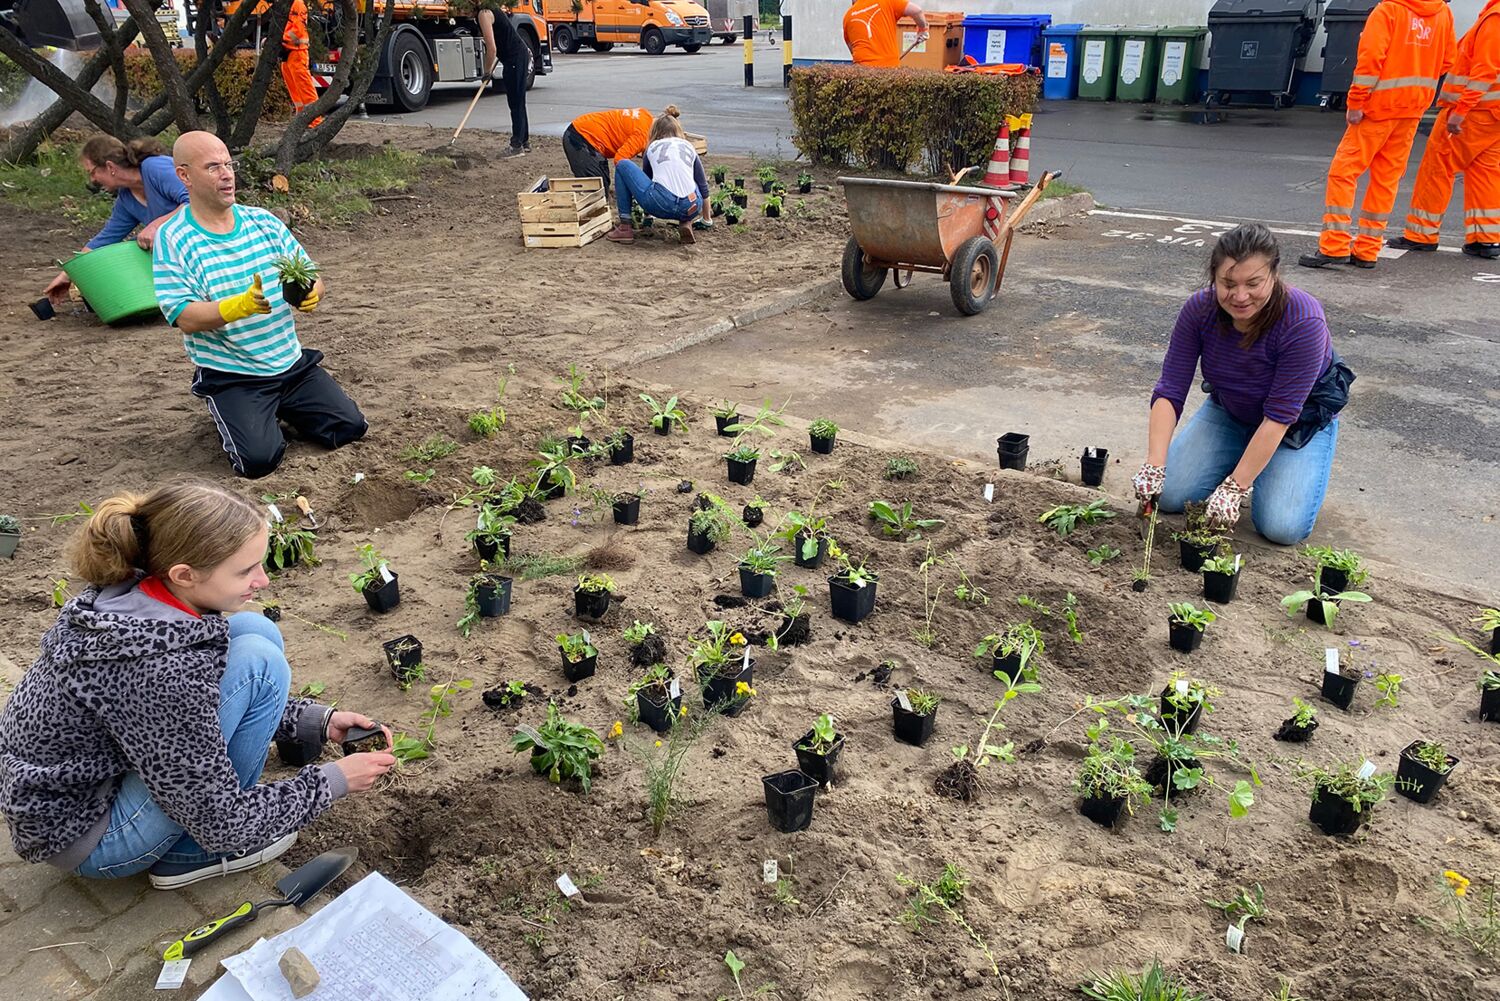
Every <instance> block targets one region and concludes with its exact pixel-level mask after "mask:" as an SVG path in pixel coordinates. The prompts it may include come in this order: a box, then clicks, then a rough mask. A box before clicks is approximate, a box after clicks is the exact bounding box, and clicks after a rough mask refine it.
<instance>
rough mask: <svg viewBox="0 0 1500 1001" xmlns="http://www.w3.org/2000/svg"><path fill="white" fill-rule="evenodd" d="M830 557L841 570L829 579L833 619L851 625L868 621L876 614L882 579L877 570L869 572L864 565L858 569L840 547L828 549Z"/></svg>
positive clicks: (861, 562) (862, 563)
mask: <svg viewBox="0 0 1500 1001" xmlns="http://www.w3.org/2000/svg"><path fill="white" fill-rule="evenodd" d="M828 552H829V555H831V556H832V557H833V558H834V559H836V560H838V561H839V570H838V572H837V573H835V574H834V575H833V576H831V577H829V578H828V591H829V599H830V603H831V604H832V606H833V617H834V618H836V619H842V620H843V621H845V622H848V623H851V624H857V623H859V622H862V621H864V619H866V618H867V617H868V616H869V615H870V613H871V612H873V611H875V589H876V587H877V586H879V584H880V578H879V576H878V575H877V574H876V573H875V571H873V570H867V569H865V564H864V561H863V560H861V561H860V563H859V565H858V566H855V565H854V564H853V563H851V562H850V561H849V557H848V556H847V555H846V554H845V553H844V551H843V550H842V549H840V548H839V546H838V545H837V544H834V545H830V546H829V547H828Z"/></svg>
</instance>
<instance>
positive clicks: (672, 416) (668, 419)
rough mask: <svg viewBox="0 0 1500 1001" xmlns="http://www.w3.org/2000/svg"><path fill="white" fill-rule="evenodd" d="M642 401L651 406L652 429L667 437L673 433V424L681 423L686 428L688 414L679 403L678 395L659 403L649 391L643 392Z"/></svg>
mask: <svg viewBox="0 0 1500 1001" xmlns="http://www.w3.org/2000/svg"><path fill="white" fill-rule="evenodd" d="M641 402H643V403H645V404H646V406H648V407H650V408H651V430H653V431H655V432H656V433H657V434H659V435H662V436H663V437H665V436H666V435H669V434H671V433H672V425H673V424H677V425H680V426H681V427H682V428H683V429H684V430H686V428H687V426H688V424H687V414H685V413H683V411H682V408H681V407H679V406H678V405H677V397H675V396H673V397H671V398H669V399H668V400H667V402H666V403H657V402H656V400H655V399H653V398H652V396H651V394H649V393H642V394H641Z"/></svg>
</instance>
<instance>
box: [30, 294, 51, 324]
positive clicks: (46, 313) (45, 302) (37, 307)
mask: <svg viewBox="0 0 1500 1001" xmlns="http://www.w3.org/2000/svg"><path fill="white" fill-rule="evenodd" d="M31 315H32V316H34V317H36V318H37V319H38V320H50V319H52V318H53V317H54V316H56V315H57V311H56V310H55V309H53V308H52V300H51V299H48V298H47V297H46V296H42V297H41V298H40V299H38V300H37V301H36V302H34V303H32V304H31Z"/></svg>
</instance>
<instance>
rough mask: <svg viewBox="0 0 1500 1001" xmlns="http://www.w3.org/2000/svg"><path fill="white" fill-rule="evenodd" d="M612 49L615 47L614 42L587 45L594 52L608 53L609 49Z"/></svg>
mask: <svg viewBox="0 0 1500 1001" xmlns="http://www.w3.org/2000/svg"><path fill="white" fill-rule="evenodd" d="M614 47H615V43H614V42H590V43H589V48H591V49H593V50H594V51H595V52H608V51H609V50H610V49H612V48H614Z"/></svg>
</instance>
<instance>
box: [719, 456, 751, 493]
mask: <svg viewBox="0 0 1500 1001" xmlns="http://www.w3.org/2000/svg"><path fill="white" fill-rule="evenodd" d="M724 461H725V462H727V463H729V482H730V483H738V484H739V485H740V486H742V487H748V486H749V485H750V481H751V480H753V479H755V463H756V461H757V460H755V459H750V460H749V461H742V460H740V459H725V460H724Z"/></svg>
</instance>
